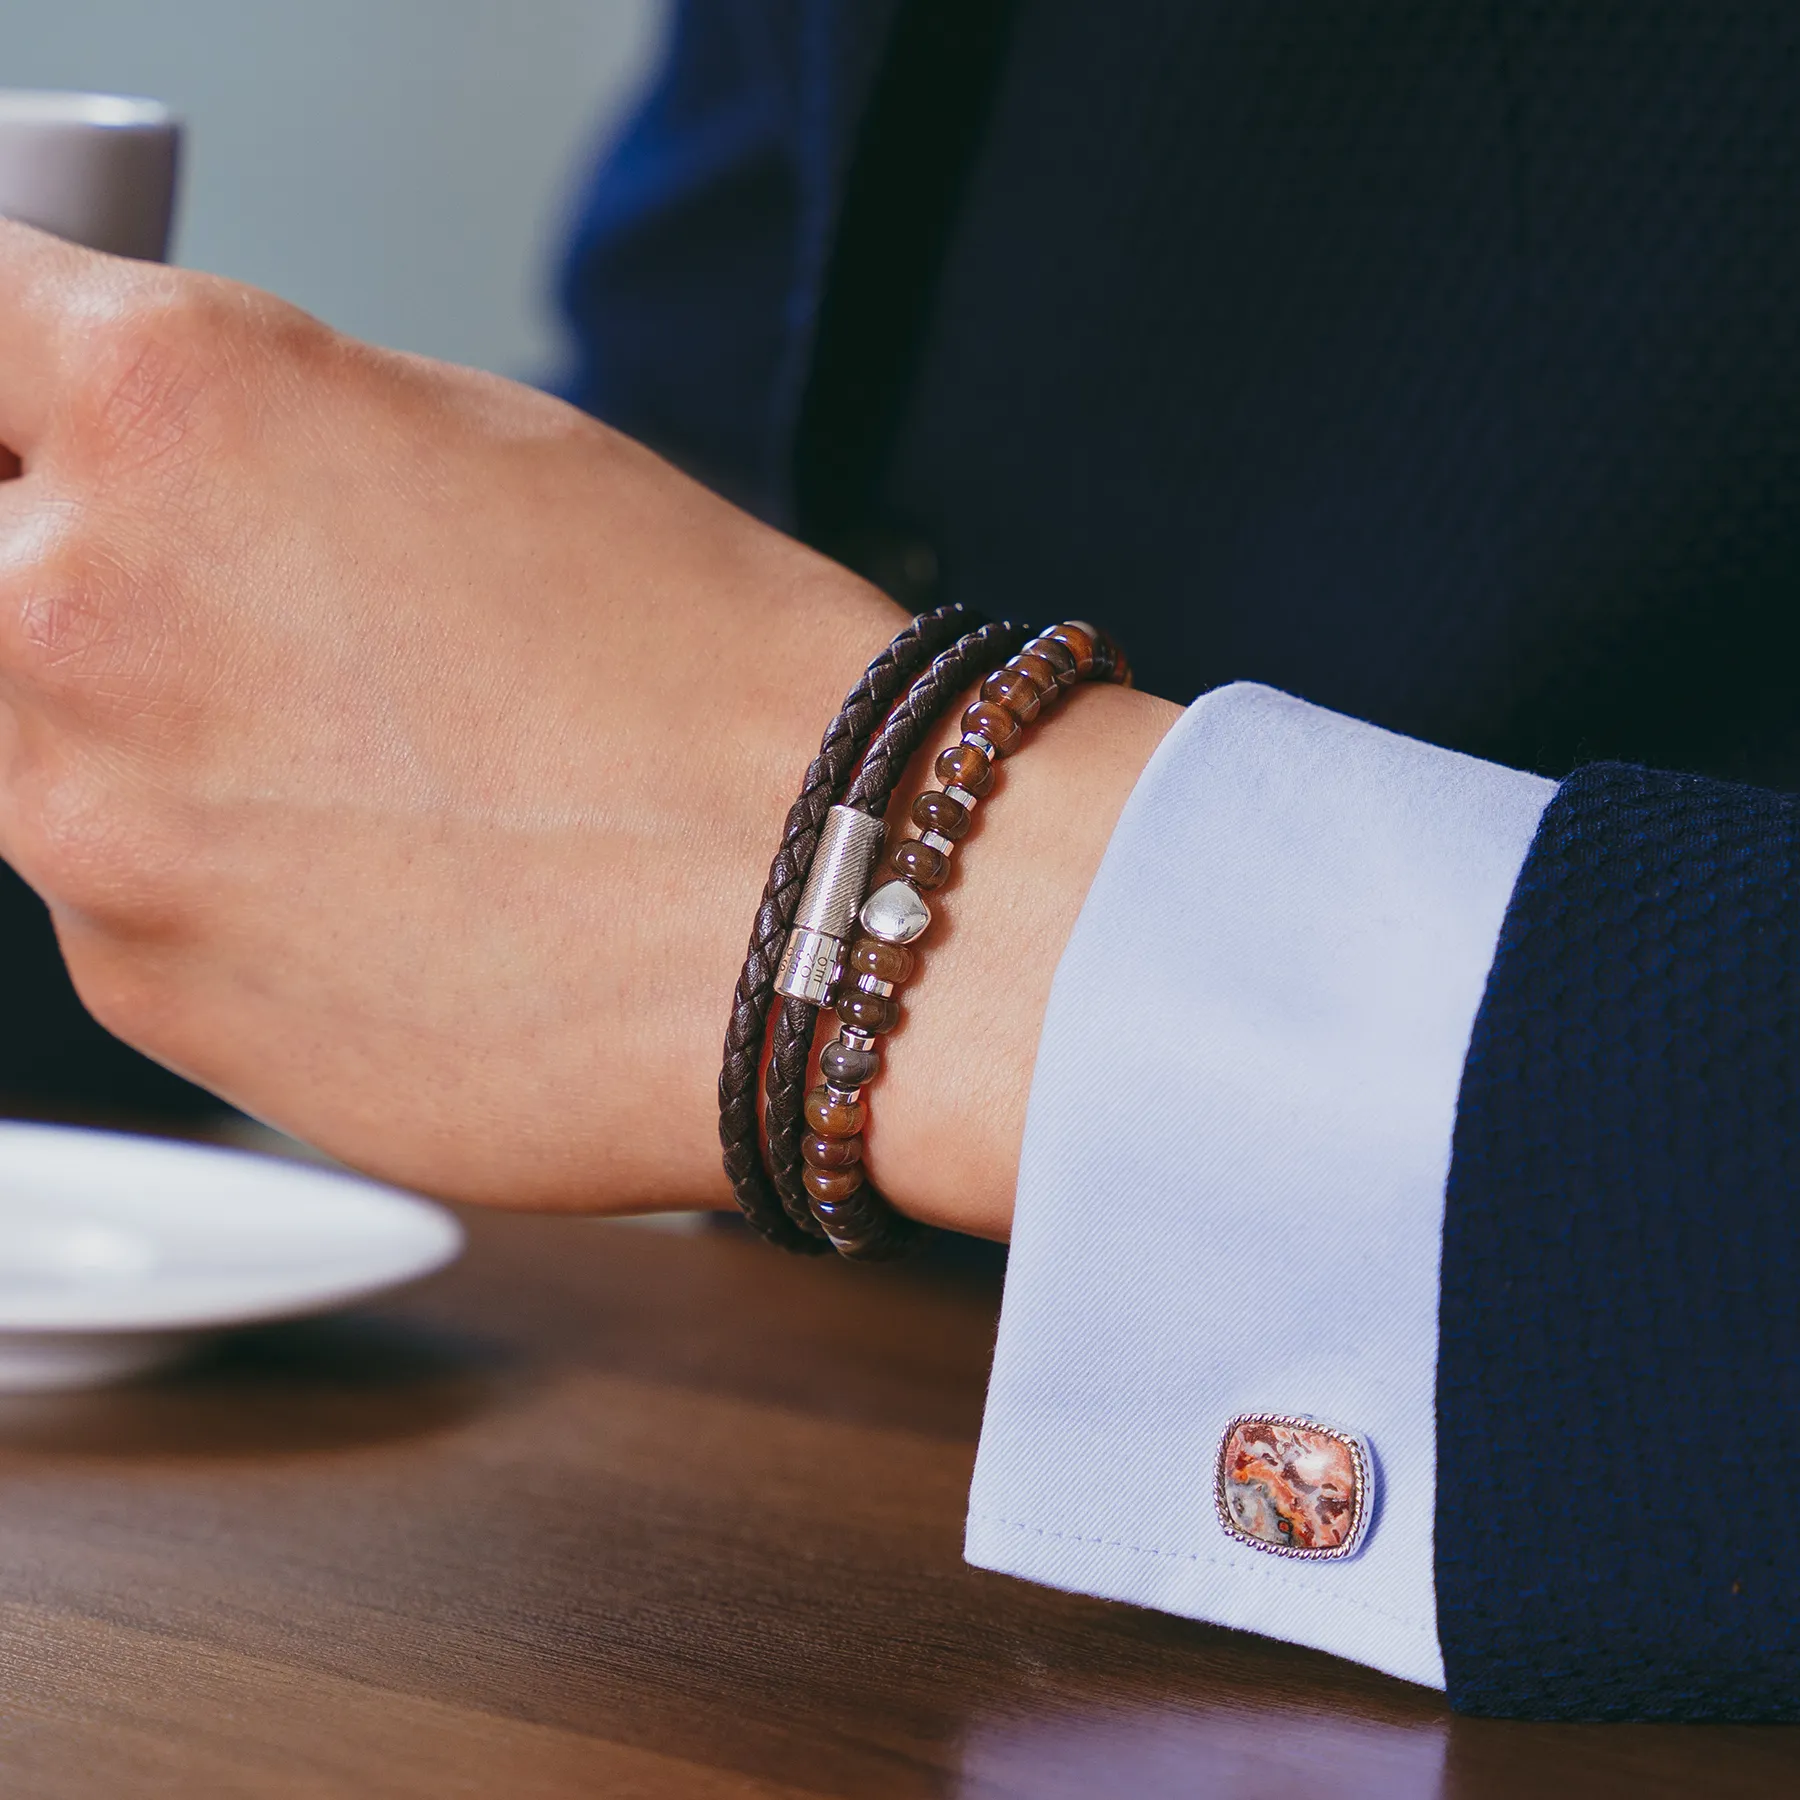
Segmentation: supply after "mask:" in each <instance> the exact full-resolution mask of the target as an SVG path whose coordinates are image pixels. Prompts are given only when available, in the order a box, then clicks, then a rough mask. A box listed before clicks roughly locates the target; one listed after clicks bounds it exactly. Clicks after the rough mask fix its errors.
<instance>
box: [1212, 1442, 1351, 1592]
mask: <svg viewBox="0 0 1800 1800" xmlns="http://www.w3.org/2000/svg"><path fill="white" fill-rule="evenodd" d="M1374 1484H1375V1468H1374V1464H1373V1462H1372V1461H1371V1460H1370V1457H1369V1447H1368V1445H1367V1444H1366V1443H1365V1442H1364V1441H1363V1440H1362V1439H1361V1438H1359V1437H1358V1436H1357V1435H1356V1434H1355V1433H1354V1432H1351V1431H1341V1430H1339V1428H1338V1427H1337V1426H1335V1425H1326V1424H1323V1423H1321V1422H1320V1421H1319V1420H1318V1419H1309V1418H1306V1417H1303V1416H1301V1415H1297V1414H1293V1413H1240V1414H1239V1415H1238V1416H1237V1417H1236V1418H1235V1419H1233V1420H1232V1421H1231V1423H1230V1424H1229V1425H1227V1426H1226V1427H1225V1435H1224V1437H1223V1438H1222V1439H1220V1441H1219V1468H1218V1474H1217V1475H1216V1477H1215V1478H1214V1481H1213V1500H1214V1502H1215V1504H1216V1505H1217V1506H1218V1509H1219V1523H1220V1525H1221V1526H1222V1527H1223V1528H1224V1531H1225V1535H1226V1536H1227V1537H1229V1538H1235V1539H1236V1540H1237V1541H1238V1542H1239V1543H1240V1544H1248V1545H1249V1547H1250V1548H1251V1549H1252V1550H1266V1551H1268V1553H1269V1554H1270V1555H1271V1556H1305V1557H1313V1558H1325V1557H1333V1556H1352V1555H1354V1554H1355V1553H1356V1551H1357V1549H1358V1548H1359V1547H1360V1545H1361V1543H1362V1539H1363V1533H1364V1532H1365V1531H1366V1530H1367V1529H1368V1523H1369V1514H1370V1512H1371V1511H1372V1509H1373V1506H1374V1500H1375V1485H1374Z"/></svg>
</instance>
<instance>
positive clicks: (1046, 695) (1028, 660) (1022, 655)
mask: <svg viewBox="0 0 1800 1800" xmlns="http://www.w3.org/2000/svg"><path fill="white" fill-rule="evenodd" d="M1006 666H1007V667H1008V668H1009V669H1013V670H1015V671H1017V673H1019V674H1021V675H1023V676H1024V677H1025V678H1026V679H1027V680H1028V681H1029V682H1030V683H1031V685H1032V686H1033V687H1034V688H1036V689H1037V691H1038V699H1039V700H1040V701H1042V702H1043V704H1044V705H1046V706H1048V705H1049V704H1050V702H1051V701H1052V700H1054V699H1055V698H1056V696H1057V695H1058V694H1059V693H1061V692H1062V689H1061V688H1059V687H1058V686H1057V685H1056V669H1055V666H1054V665H1053V664H1051V663H1049V662H1046V661H1045V660H1044V658H1043V657H1041V656H1037V655H1034V654H1033V653H1032V652H1031V651H1029V650H1021V651H1020V652H1019V654H1018V655H1017V656H1015V657H1014V658H1013V659H1012V661H1011V662H1009V663H1008V664H1007V665H1006Z"/></svg>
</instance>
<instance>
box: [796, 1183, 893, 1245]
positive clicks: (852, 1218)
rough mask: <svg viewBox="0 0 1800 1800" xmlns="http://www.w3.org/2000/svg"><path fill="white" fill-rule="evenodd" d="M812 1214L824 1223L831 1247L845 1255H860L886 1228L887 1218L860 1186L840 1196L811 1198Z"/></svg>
mask: <svg viewBox="0 0 1800 1800" xmlns="http://www.w3.org/2000/svg"><path fill="white" fill-rule="evenodd" d="M813 1217H814V1218H815V1219H817V1220H818V1221H819V1223H820V1224H821V1225H823V1226H824V1227H825V1235H826V1236H827V1237H829V1238H830V1239H831V1242H832V1245H833V1247H834V1248H836V1249H837V1250H840V1251H842V1252H843V1254H844V1255H846V1256H860V1255H861V1254H862V1253H863V1252H864V1251H865V1250H868V1249H870V1248H872V1247H873V1246H874V1245H875V1244H877V1243H878V1242H879V1241H880V1240H881V1238H882V1236H883V1235H884V1234H885V1232H886V1231H887V1230H888V1225H887V1222H886V1221H885V1220H884V1219H883V1218H882V1217H881V1215H880V1213H878V1212H877V1211H876V1210H875V1208H874V1207H872V1206H871V1205H870V1204H869V1196H868V1194H867V1193H865V1192H864V1191H863V1190H862V1189H860V1188H859V1189H858V1190H857V1191H856V1192H855V1193H854V1194H851V1195H850V1196H849V1197H848V1198H847V1199H844V1200H815V1201H814V1202H813Z"/></svg>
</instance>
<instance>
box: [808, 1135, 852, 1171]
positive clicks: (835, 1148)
mask: <svg viewBox="0 0 1800 1800" xmlns="http://www.w3.org/2000/svg"><path fill="white" fill-rule="evenodd" d="M800 1160H801V1161H802V1162H803V1163H805V1164H806V1166H807V1167H808V1168H809V1169H848V1168H852V1167H854V1166H855V1165H856V1164H857V1163H859V1162H861V1161H862V1139H861V1138H860V1137H845V1138H828V1137H819V1136H817V1135H816V1134H813V1133H808V1135H807V1136H805V1137H803V1138H802V1139H801V1140H800Z"/></svg>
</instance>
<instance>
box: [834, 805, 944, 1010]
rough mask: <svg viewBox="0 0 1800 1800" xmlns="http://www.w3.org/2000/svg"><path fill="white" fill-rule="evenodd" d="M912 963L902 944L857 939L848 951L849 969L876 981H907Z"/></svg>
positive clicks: (911, 955) (910, 955)
mask: <svg viewBox="0 0 1800 1800" xmlns="http://www.w3.org/2000/svg"><path fill="white" fill-rule="evenodd" d="M946 835H948V833H946ZM913 961H914V957H913V953H912V952H911V951H910V950H909V949H907V947H906V946H905V945H904V944H883V943H881V942H879V941H878V940H877V939H875V938H858V939H857V940H856V942H855V944H854V945H853V946H852V947H851V950H850V967H851V969H852V970H853V971H854V972H855V973H856V974H858V975H873V976H874V977H875V979H876V980H877V981H905V980H907V979H908V978H909V977H910V976H911V974H912V972H913Z"/></svg>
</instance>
